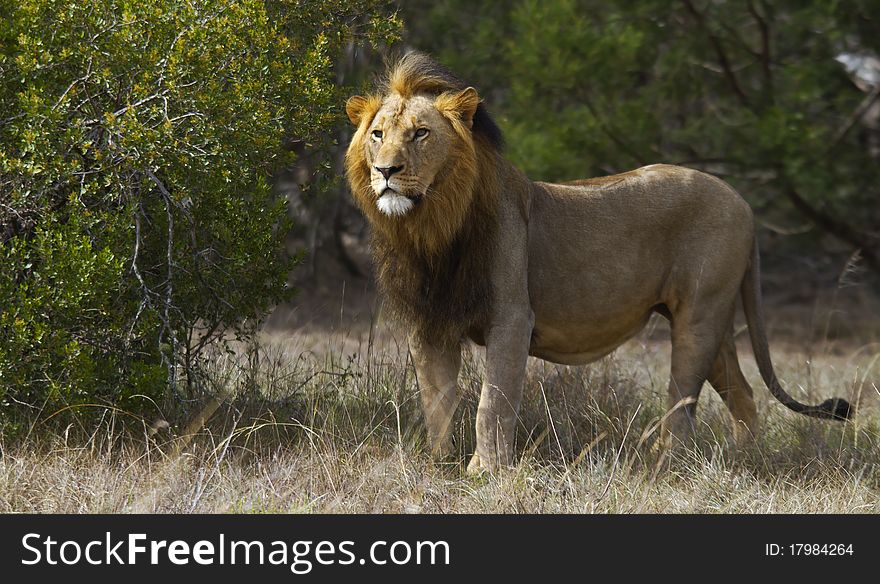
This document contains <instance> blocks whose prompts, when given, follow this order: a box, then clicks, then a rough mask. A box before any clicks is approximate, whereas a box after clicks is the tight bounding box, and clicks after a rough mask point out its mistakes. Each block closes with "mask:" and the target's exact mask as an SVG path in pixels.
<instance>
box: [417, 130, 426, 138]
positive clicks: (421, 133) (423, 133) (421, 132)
mask: <svg viewBox="0 0 880 584" xmlns="http://www.w3.org/2000/svg"><path fill="white" fill-rule="evenodd" d="M427 135H428V128H419V129H418V130H416V138H424V137H425V136H427Z"/></svg>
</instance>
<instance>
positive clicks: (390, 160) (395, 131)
mask: <svg viewBox="0 0 880 584" xmlns="http://www.w3.org/2000/svg"><path fill="white" fill-rule="evenodd" d="M477 104H479V98H478V97H477V95H476V92H475V91H474V90H473V89H470V88H469V89H466V90H464V91H462V92H454V93H444V94H442V95H440V96H431V95H425V94H416V95H411V96H408V97H404V96H401V95H399V94H395V93H392V94H389V95H387V96H385V97H384V99H382V100H381V101H380V102H379V101H373V102H372V103H371V102H370V100H369V99H367V98H362V97H354V98H352V99H351V100H349V102H348V104H347V106H346V109H347V111H348V115H349V117H350V118H351V120H352V121H353V122H354V123H356V124H357V125H358V134H360V136H359V137H360V140H355V141H353V147H355V148H357V147H360V148H361V149H362V155H363V157H364V161H365V162H366V166H367V168H368V169H369V185H370V188H371V190H372V194H373V195H374V204H375V205H376V208H377V209H378V210H379V211H380V212H381V213H382V214H383V215H385V216H387V217H400V216H404V215H407V214H409V213H411V212H412V211H413V210H414V209H415V208H416V207H417V206H418V205H420V204H421V203H422V202H423V200H428V199H430V198H431V197H432V196H439V195H437V191H438V189H437V188H436V184H437V182H438V181H440V180H442V179H443V178H445V175H447V174H448V173H449V172H453V171H454V168H455V166H456V165H459V164H460V162H461V158H462V156H461V153H462V151H469V152H472V151H473V144H472V141H471V138H470V136H469V135H468V134H469V128H470V124H471V123H472V121H471V120H472V117H473V112H474V110H475V109H476V106H477ZM371 109H373V111H370V110H371ZM355 144H358V145H359V146H357V145H355Z"/></svg>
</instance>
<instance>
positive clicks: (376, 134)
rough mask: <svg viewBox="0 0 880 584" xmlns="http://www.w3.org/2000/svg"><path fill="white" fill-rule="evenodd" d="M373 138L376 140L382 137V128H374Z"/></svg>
mask: <svg viewBox="0 0 880 584" xmlns="http://www.w3.org/2000/svg"><path fill="white" fill-rule="evenodd" d="M373 138H375V139H376V140H381V139H382V130H373Z"/></svg>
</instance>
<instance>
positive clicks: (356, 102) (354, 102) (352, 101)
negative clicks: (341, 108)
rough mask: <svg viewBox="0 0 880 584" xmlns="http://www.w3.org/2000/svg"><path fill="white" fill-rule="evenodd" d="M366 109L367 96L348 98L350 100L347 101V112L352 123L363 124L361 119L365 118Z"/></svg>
mask: <svg viewBox="0 0 880 584" xmlns="http://www.w3.org/2000/svg"><path fill="white" fill-rule="evenodd" d="M366 109H367V98H366V97H364V96H362V95H355V96H354V97H350V98H348V101H347V102H345V113H346V114H348V119H349V120H351V123H352V124H354V125H355V126H359V125H360V124H361V119H363V117H364V112H365V111H366Z"/></svg>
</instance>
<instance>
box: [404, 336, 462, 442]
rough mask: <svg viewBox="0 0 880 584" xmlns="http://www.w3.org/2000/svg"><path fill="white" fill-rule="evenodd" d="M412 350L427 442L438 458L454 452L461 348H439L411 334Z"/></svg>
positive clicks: (410, 344) (410, 345)
mask: <svg viewBox="0 0 880 584" xmlns="http://www.w3.org/2000/svg"><path fill="white" fill-rule="evenodd" d="M409 347H410V352H411V353H412V356H413V361H414V363H415V366H416V377H417V379H418V381H419V392H420V393H421V396H422V410H423V411H424V414H425V426H426V428H427V432H428V444H429V446H430V447H431V454H432V456H434V457H435V458H438V459H440V458H444V457H446V456H448V455H449V454H451V453H452V416H453V415H455V410H456V409H457V408H458V403H459V401H460V399H459V396H458V391H457V386H458V370H459V368H460V367H461V348H460V347H459V346H457V345H456V346H454V347H451V348H447V349H438V348H436V347H433V346H431V345H430V344H428V343H425V342H423V341H420V340H419V339H418V337H417V336H416V335H413V336H412V337H410V341H409Z"/></svg>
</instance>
